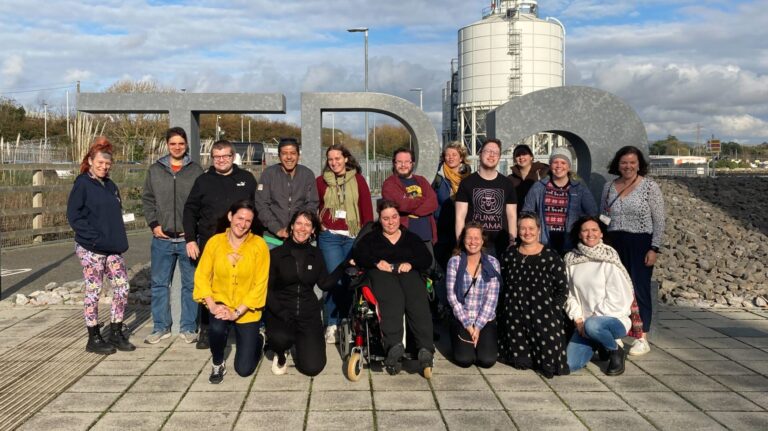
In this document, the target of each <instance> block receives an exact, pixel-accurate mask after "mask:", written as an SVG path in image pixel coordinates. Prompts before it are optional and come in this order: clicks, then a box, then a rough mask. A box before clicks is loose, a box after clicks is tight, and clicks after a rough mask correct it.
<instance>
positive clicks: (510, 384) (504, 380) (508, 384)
mask: <svg viewBox="0 0 768 431" xmlns="http://www.w3.org/2000/svg"><path fill="white" fill-rule="evenodd" d="M486 379H488V383H489V384H490V385H491V386H492V387H493V389H494V390H495V391H496V392H500V391H521V392H528V391H534V392H535V391H549V390H550V389H549V386H547V384H546V383H544V380H543V379H542V378H541V377H539V376H538V375H537V374H536V373H534V372H533V371H528V374H524V375H492V376H486Z"/></svg>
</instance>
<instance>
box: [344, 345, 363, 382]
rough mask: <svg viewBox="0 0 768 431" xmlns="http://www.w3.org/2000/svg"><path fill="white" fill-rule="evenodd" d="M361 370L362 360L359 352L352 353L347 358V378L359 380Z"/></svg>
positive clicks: (354, 380)
mask: <svg viewBox="0 0 768 431" xmlns="http://www.w3.org/2000/svg"><path fill="white" fill-rule="evenodd" d="M362 371H363V362H362V358H361V357H360V353H359V352H355V353H352V354H351V355H350V356H349V359H347V378H348V379H349V380H350V381H353V382H356V381H358V380H360V374H362V373H361V372H362Z"/></svg>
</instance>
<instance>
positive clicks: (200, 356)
mask: <svg viewBox="0 0 768 431" xmlns="http://www.w3.org/2000/svg"><path fill="white" fill-rule="evenodd" d="M147 350H149V349H147ZM157 360H158V361H163V362H165V361H187V360H197V361H200V362H210V361H211V351H210V350H199V349H174V348H172V347H169V348H168V350H166V351H163V352H162V355H159V356H158V357H157Z"/></svg>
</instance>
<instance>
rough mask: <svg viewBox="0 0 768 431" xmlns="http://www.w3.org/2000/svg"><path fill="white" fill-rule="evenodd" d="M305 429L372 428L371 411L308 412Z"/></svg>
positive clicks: (308, 430)
mask: <svg viewBox="0 0 768 431" xmlns="http://www.w3.org/2000/svg"><path fill="white" fill-rule="evenodd" d="M305 429H306V430H307V431H310V430H333V429H361V430H369V429H373V412H370V411H367V412H359V411H353V412H309V415H308V416H307V427H306V428H305Z"/></svg>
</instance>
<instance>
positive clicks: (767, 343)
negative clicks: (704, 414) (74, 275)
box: [0, 337, 768, 349]
mask: <svg viewBox="0 0 768 431" xmlns="http://www.w3.org/2000/svg"><path fill="white" fill-rule="evenodd" d="M734 338H736V339H737V340H739V341H741V342H742V343H744V344H749V345H750V346H752V347H757V348H760V349H765V348H768V337H734ZM0 345H1V344H0Z"/></svg>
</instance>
